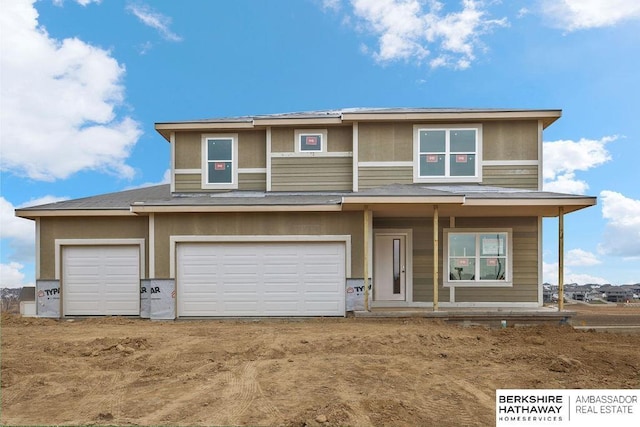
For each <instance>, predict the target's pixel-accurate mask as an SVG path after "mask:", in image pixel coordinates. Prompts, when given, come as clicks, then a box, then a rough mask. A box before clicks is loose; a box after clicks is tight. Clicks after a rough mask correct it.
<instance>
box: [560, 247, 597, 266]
mask: <svg viewBox="0 0 640 427" xmlns="http://www.w3.org/2000/svg"><path fill="white" fill-rule="evenodd" d="M564 263H565V265H570V266H590V265H597V264H600V263H601V261H600V260H599V259H598V257H597V256H596V255H595V254H593V253H591V252H588V251H585V250H582V249H571V250H570V251H568V252H567V254H566V256H565V261H564Z"/></svg>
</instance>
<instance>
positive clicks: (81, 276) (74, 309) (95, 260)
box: [62, 245, 140, 315]
mask: <svg viewBox="0 0 640 427" xmlns="http://www.w3.org/2000/svg"><path fill="white" fill-rule="evenodd" d="M139 254H140V248H139V247H138V246H115V245H114V246H67V247H63V249H62V260H63V265H62V305H63V307H64V314H65V315H105V314H110V315H138V314H140V255H139Z"/></svg>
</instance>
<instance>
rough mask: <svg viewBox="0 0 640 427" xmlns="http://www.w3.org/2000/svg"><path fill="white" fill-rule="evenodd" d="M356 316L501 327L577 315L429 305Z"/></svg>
mask: <svg viewBox="0 0 640 427" xmlns="http://www.w3.org/2000/svg"><path fill="white" fill-rule="evenodd" d="M353 315H354V317H358V318H385V317H386V318H426V319H434V320H442V321H445V322H452V323H463V324H465V325H473V324H478V325H488V326H492V327H502V326H503V321H504V322H506V326H507V327H512V326H528V325H539V324H554V325H567V324H570V323H571V318H572V317H574V316H575V315H576V312H575V311H568V310H563V311H558V310H557V309H552V308H546V307H540V308H509V309H498V310H497V309H487V308H454V309H451V308H444V309H440V310H438V311H433V309H432V308H430V307H428V308H372V309H371V310H370V311H355V312H353Z"/></svg>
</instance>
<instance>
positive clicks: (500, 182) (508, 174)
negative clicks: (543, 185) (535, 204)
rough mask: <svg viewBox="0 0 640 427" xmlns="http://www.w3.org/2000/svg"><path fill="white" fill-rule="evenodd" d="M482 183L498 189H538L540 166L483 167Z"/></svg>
mask: <svg viewBox="0 0 640 427" xmlns="http://www.w3.org/2000/svg"><path fill="white" fill-rule="evenodd" d="M482 183H483V184H485V185H494V186H498V187H512V188H527V189H530V190H537V189H538V166H512V165H509V166H483V168H482Z"/></svg>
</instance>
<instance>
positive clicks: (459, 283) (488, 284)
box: [444, 280, 513, 288]
mask: <svg viewBox="0 0 640 427" xmlns="http://www.w3.org/2000/svg"><path fill="white" fill-rule="evenodd" d="M444 287H445V288H512V287H513V282H503V281H494V282H492V281H490V280H486V281H482V282H472V281H469V280H456V281H453V282H444Z"/></svg>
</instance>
